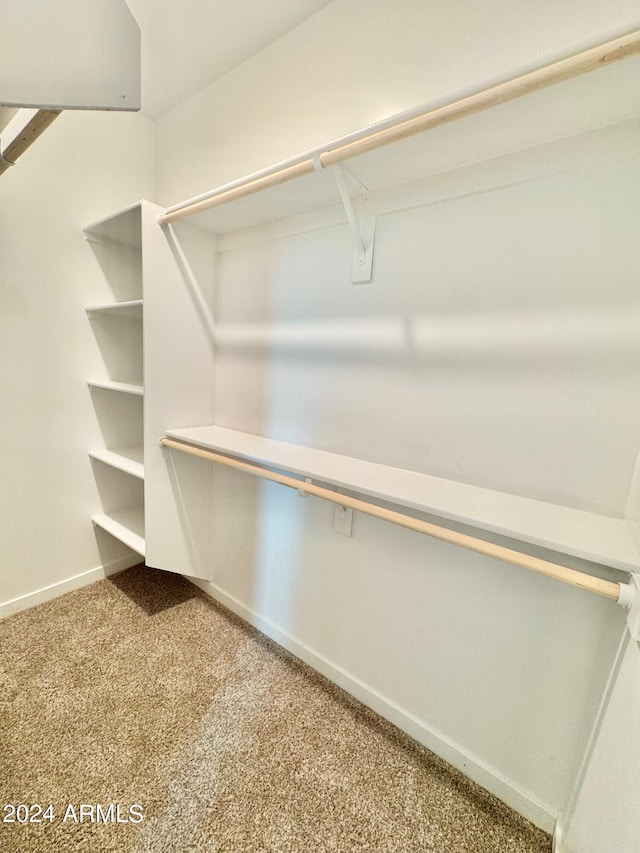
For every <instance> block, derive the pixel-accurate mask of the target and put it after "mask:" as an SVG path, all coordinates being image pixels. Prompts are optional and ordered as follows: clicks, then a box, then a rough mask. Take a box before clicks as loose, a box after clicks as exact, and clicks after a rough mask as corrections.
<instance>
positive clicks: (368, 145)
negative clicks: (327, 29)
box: [159, 30, 640, 224]
mask: <svg viewBox="0 0 640 853" xmlns="http://www.w3.org/2000/svg"><path fill="white" fill-rule="evenodd" d="M637 53H640V31H638V30H636V31H635V32H632V33H628V34H627V35H624V36H621V37H620V38H617V39H614V40H613V41H609V42H605V43H604V44H600V45H598V46H597V47H593V48H590V49H589V50H585V51H583V52H582V53H577V54H575V55H574V56H570V57H568V58H566V59H562V60H559V61H558V62H553V63H551V64H550V65H545V66H543V67H542V68H538V69H536V70H535V71H530V72H528V73H526V74H522V75H520V76H519V77H514V78H512V79H511V80H507V81H506V82H504V83H499V84H497V85H496V86H491V87H490V88H489V89H482V90H480V91H478V92H475V93H473V94H471V95H468V96H467V97H464V98H461V99H459V100H456V101H452V102H451V103H448V104H445V105H444V106H440V107H435V108H433V109H429V110H427V111H426V112H421V113H419V114H417V115H413V116H411V117H410V118H403V119H399V120H398V119H396V120H395V121H392V122H391V123H389V124H386V123H381V124H378V125H374V126H373V127H372V128H369V129H368V130H365V131H361V132H359V133H357V134H352V135H350V136H347V137H344V138H342V139H340V140H337V141H335V142H334V143H331V144H330V145H328V146H325V147H324V148H323V149H320V150H316V151H314V152H311V153H307V154H305V155H301V156H300V157H298V158H294V159H292V160H289V161H286V162H284V163H281V164H278V165H277V166H272V167H270V168H269V169H265V170H263V171H261V172H256V173H255V174H253V175H249V176H247V177H245V178H242V179H241V180H239V181H235V182H233V183H231V184H226V185H225V186H223V187H218V188H217V189H214V190H211V191H210V192H207V193H203V194H202V195H200V196H196V197H195V198H192V199H188V200H187V201H184V202H181V203H180V204H176V205H173V206H172V207H169V208H167V210H166V211H165V213H164V214H163V215H161V216H160V217H159V221H160V222H161V223H162V224H166V223H169V222H174V221H175V220H176V219H182V218H183V217H185V216H192V215H193V214H196V213H200V212H202V211H203V210H208V209H209V208H212V207H217V206H218V205H221V204H225V203H226V202H229V201H233V200H234V199H238V198H242V197H244V196H247V195H251V194H252V193H256V192H259V191H260V190H264V189H268V188H270V187H275V186H278V185H279V184H283V183H285V182H287V181H290V180H291V179H292V178H297V177H300V176H302V175H308V174H311V173H312V172H314V171H319V170H321V169H322V168H324V167H326V166H333V165H335V164H336V163H340V162H341V161H343V160H348V159H349V158H351V157H355V156H357V155H358V154H364V153H365V152H367V151H371V150H373V149H374V148H380V147H382V146H383V145H389V144H390V143H391V142H397V141H399V140H401V139H406V138H407V137H409V136H413V135H414V134H416V133H422V132H424V131H426V130H431V129H432V128H434V127H438V126H439V125H442V124H446V123H448V122H451V121H455V120H456V119H459V118H464V117H465V116H468V115H472V114H473V113H478V112H481V111H482V110H486V109H489V108H491V107H495V106H498V105H499V104H504V103H506V102H507V101H513V100H515V99H516V98H521V97H522V96H523V95H529V94H531V93H532V92H537V91H539V90H540V89H544V88H546V87H547V86H552V85H553V84H554V83H560V82H562V81H563V80H570V79H571V78H572V77H578V76H579V75H581V74H586V73H587V72H589V71H594V70H595V69H596V68H602V67H603V66H605V65H611V64H612V63H614V62H618V61H620V60H621V59H626V58H627V57H629V56H633V55H634V54H637Z"/></svg>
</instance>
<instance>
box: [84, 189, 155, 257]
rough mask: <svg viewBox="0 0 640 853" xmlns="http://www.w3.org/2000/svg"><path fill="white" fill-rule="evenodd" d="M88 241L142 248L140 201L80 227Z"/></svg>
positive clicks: (135, 248) (121, 246) (128, 247)
mask: <svg viewBox="0 0 640 853" xmlns="http://www.w3.org/2000/svg"><path fill="white" fill-rule="evenodd" d="M82 230H83V233H84V235H85V239H86V240H88V241H89V242H92V241H95V242H96V243H104V244H106V245H110V244H113V245H114V246H118V247H120V248H127V249H134V250H136V251H139V250H140V249H141V248H142V216H141V203H140V202H139V201H138V202H136V203H135V204H132V205H129V206H128V207H124V208H122V210H118V211H116V212H115V213H112V214H111V215H109V216H106V217H104V218H103V219H98V220H96V221H95V222H91V223H90V224H89V225H87V226H86V227H85V228H83V229H82Z"/></svg>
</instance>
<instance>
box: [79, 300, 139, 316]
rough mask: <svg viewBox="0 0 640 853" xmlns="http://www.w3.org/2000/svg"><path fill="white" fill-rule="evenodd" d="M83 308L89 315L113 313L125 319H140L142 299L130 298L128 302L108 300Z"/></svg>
mask: <svg viewBox="0 0 640 853" xmlns="http://www.w3.org/2000/svg"><path fill="white" fill-rule="evenodd" d="M84 310H85V311H86V312H87V314H88V315H89V316H91V315H96V316H100V315H103V314H113V315H114V316H117V317H121V318H122V319H125V320H142V299H131V300H129V301H128V302H110V303H106V304H105V305H87V307H86V308H85V309H84Z"/></svg>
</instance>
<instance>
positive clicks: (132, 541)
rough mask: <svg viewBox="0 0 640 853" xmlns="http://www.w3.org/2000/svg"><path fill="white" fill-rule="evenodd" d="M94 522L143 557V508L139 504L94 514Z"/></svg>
mask: <svg viewBox="0 0 640 853" xmlns="http://www.w3.org/2000/svg"><path fill="white" fill-rule="evenodd" d="M91 520H92V521H93V523H94V524H97V525H98V527H101V528H102V529H103V530H106V532H107V533H110V534H111V536H113V537H115V538H116V539H118V540H120V542H123V543H124V544H125V545H126V546H127V547H128V548H131V550H132V551H135V552H136V553H137V554H140V556H142V557H144V552H145V546H144V509H143V507H141V506H134V507H127V509H119V510H117V511H115V512H110V513H105V514H103V515H94V516H93V518H92V519H91Z"/></svg>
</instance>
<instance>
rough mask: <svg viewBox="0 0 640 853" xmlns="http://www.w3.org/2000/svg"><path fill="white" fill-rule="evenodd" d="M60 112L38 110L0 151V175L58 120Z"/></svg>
mask: <svg viewBox="0 0 640 853" xmlns="http://www.w3.org/2000/svg"><path fill="white" fill-rule="evenodd" d="M61 112H62V111H61V110H38V112H37V113H36V114H35V115H34V116H33V118H32V119H31V120H30V121H29V123H28V124H27V125H26V126H25V128H24V129H23V131H22V133H19V134H18V136H16V138H15V139H14V140H13V142H12V143H11V144H10V145H8V146H7V148H6V150H5V151H0V175H1V174H2V173H3V172H6V170H7V169H8V168H9V166H13V165H14V163H15V162H16V160H17V159H18V157H20V155H21V154H24V152H25V151H26V150H27V148H28V147H29V146H30V145H31V143H32V142H35V141H36V139H37V138H38V137H39V136H40V134H41V133H44V131H45V130H46V129H47V128H48V127H49V125H50V124H51V122H52V121H54V120H55V119H57V118H58V116H59V115H60V113H61Z"/></svg>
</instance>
